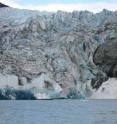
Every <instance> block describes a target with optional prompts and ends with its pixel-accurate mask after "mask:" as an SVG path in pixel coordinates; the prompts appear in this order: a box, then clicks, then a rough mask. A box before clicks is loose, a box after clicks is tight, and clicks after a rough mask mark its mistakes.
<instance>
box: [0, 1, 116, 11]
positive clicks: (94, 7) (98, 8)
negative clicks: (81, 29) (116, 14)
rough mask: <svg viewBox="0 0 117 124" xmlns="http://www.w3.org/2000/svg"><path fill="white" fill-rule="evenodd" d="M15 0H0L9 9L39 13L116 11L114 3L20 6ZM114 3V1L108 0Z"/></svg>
mask: <svg viewBox="0 0 117 124" xmlns="http://www.w3.org/2000/svg"><path fill="white" fill-rule="evenodd" d="M16 1H17V0H0V2H3V3H5V4H7V5H10V6H11V7H15V8H20V9H31V10H39V11H49V12H56V11H57V10H63V11H68V12H72V11H73V10H78V11H79V10H89V11H92V12H94V13H96V12H99V11H101V10H102V9H104V8H105V9H108V10H112V11H115V10H117V3H114V2H97V3H77V4H62V3H60V4H59V3H56V4H45V5H32V4H27V5H22V6H21V5H20V4H18V3H17V2H16ZM110 1H114V0H110Z"/></svg>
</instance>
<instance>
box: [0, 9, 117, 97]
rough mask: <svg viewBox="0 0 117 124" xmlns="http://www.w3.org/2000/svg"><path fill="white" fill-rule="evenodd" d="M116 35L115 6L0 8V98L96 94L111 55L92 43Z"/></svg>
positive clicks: (101, 42)
mask: <svg viewBox="0 0 117 124" xmlns="http://www.w3.org/2000/svg"><path fill="white" fill-rule="evenodd" d="M116 36H117V12H116V11H115V12H111V11H108V10H103V11H102V12H100V13H97V14H93V13H91V12H88V11H80V12H78V11H73V12H72V13H67V12H63V11H58V12H57V13H48V12H39V11H30V10H19V9H14V8H9V7H5V8H0V99H54V98H96V94H98V92H99V91H100V88H101V87H102V86H103V85H104V83H103V82H106V81H107V80H108V78H109V75H108V73H107V72H108V71H107V70H104V69H106V68H105V67H107V66H108V64H106V62H107V61H111V60H110V58H107V59H105V61H101V59H100V58H99V62H98V57H99V56H100V55H98V53H97V52H98V50H99V49H98V47H101V45H102V46H103V44H104V43H105V44H106V42H111V40H110V41H108V39H115V41H114V42H117V40H116ZM115 44H116V43H115ZM114 46H115V45H114ZM97 49H98V50H97ZM110 50H111V49H110V48H108V49H106V53H108V52H109V51H110ZM116 50H117V47H116V48H115V50H114V53H116ZM99 53H100V54H101V55H102V56H104V54H103V52H102V51H101V52H100V51H99ZM111 55H112V56H113V54H111ZM108 59H109V60H108ZM116 60H117V56H116ZM100 61H101V62H100ZM98 63H101V64H98ZM107 63H108V62H107ZM103 64H105V66H103ZM107 68H108V67H107ZM116 76H117V75H116ZM116 76H115V77H116ZM115 82H117V81H116V80H115ZM113 85H114V83H113ZM108 88H109V86H108ZM115 90H116V89H115ZM110 92H111V91H110ZM101 93H102V94H105V92H101ZM116 97H117V96H116ZM100 98H102V97H100ZM110 98H111V97H110ZM112 98H113V97H112Z"/></svg>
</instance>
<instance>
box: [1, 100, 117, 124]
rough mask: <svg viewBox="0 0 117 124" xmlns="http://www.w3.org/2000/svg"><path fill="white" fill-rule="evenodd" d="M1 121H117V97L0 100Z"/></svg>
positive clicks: (32, 123) (112, 123)
mask: <svg viewBox="0 0 117 124" xmlns="http://www.w3.org/2000/svg"><path fill="white" fill-rule="evenodd" d="M0 124H117V100H89V101H88V100H84V101H82V100H49V101H47V100H41V101H0Z"/></svg>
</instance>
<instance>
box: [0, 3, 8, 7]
mask: <svg viewBox="0 0 117 124" xmlns="http://www.w3.org/2000/svg"><path fill="white" fill-rule="evenodd" d="M2 7H8V6H7V5H5V4H2V3H0V8H2Z"/></svg>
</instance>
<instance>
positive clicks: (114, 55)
mask: <svg viewBox="0 0 117 124" xmlns="http://www.w3.org/2000/svg"><path fill="white" fill-rule="evenodd" d="M94 62H95V64H96V65H98V66H100V68H101V69H102V70H103V71H104V72H106V74H107V76H108V77H117V38H112V39H109V41H108V42H106V43H103V44H101V45H100V46H99V47H98V48H97V50H96V52H95V54H94Z"/></svg>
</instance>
